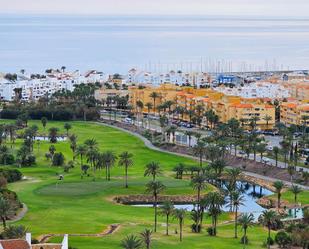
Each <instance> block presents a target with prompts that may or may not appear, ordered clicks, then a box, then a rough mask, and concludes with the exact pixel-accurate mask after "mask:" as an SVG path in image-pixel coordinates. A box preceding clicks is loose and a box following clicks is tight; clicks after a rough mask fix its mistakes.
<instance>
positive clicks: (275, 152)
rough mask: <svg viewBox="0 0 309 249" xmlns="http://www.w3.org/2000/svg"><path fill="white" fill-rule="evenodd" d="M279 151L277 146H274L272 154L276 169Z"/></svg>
mask: <svg viewBox="0 0 309 249" xmlns="http://www.w3.org/2000/svg"><path fill="white" fill-rule="evenodd" d="M279 153H280V149H279V147H278V146H274V148H273V154H274V156H275V161H276V167H278V157H279Z"/></svg>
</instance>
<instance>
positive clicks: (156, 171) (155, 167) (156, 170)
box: [144, 162, 162, 181]
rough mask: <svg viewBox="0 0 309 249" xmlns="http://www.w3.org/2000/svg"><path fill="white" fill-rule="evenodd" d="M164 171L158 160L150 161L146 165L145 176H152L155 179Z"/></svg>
mask: <svg viewBox="0 0 309 249" xmlns="http://www.w3.org/2000/svg"><path fill="white" fill-rule="evenodd" d="M161 174H162V171H161V168H160V164H159V163H158V162H150V163H148V164H147V165H146V169H145V172H144V176H152V180H153V181H155V180H156V177H157V176H158V175H161Z"/></svg>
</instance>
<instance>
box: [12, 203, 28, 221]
mask: <svg viewBox="0 0 309 249" xmlns="http://www.w3.org/2000/svg"><path fill="white" fill-rule="evenodd" d="M27 212H28V207H27V205H26V204H25V203H23V207H22V209H21V210H20V211H19V213H18V214H17V215H16V216H15V217H13V219H10V220H9V221H8V222H16V221H20V220H21V219H22V218H24V216H25V215H26V213H27Z"/></svg>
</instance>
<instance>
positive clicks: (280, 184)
mask: <svg viewBox="0 0 309 249" xmlns="http://www.w3.org/2000/svg"><path fill="white" fill-rule="evenodd" d="M273 187H274V188H275V192H276V193H277V201H278V208H280V199H281V191H282V190H283V188H284V183H283V182H282V181H275V182H274V183H273Z"/></svg>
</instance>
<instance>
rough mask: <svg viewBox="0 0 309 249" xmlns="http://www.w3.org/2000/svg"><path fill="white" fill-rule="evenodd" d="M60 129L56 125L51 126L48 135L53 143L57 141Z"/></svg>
mask: <svg viewBox="0 0 309 249" xmlns="http://www.w3.org/2000/svg"><path fill="white" fill-rule="evenodd" d="M58 131H59V129H58V128H56V127H51V128H50V129H49V135H48V137H49V140H50V142H51V143H56V142H57V135H58Z"/></svg>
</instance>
